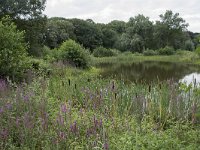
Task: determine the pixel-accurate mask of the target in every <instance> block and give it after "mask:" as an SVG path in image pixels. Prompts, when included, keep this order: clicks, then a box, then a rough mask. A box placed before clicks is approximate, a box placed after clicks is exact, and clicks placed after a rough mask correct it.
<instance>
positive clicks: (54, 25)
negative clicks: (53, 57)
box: [45, 18, 76, 49]
mask: <svg viewBox="0 0 200 150" xmlns="http://www.w3.org/2000/svg"><path fill="white" fill-rule="evenodd" d="M45 35H46V41H45V43H46V45H47V46H48V47H50V48H52V49H53V48H56V47H58V46H59V45H60V44H61V43H62V42H64V41H66V40H68V39H75V37H76V36H75V34H74V26H73V24H72V23H71V22H69V21H67V20H66V19H64V18H50V19H48V22H47V30H46V33H45Z"/></svg>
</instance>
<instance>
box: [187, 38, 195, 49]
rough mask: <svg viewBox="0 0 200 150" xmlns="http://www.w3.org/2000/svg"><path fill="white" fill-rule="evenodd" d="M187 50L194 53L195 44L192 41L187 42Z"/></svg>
mask: <svg viewBox="0 0 200 150" xmlns="http://www.w3.org/2000/svg"><path fill="white" fill-rule="evenodd" d="M185 49H186V50H188V51H193V50H194V43H193V42H192V41H191V40H187V41H186V42H185Z"/></svg>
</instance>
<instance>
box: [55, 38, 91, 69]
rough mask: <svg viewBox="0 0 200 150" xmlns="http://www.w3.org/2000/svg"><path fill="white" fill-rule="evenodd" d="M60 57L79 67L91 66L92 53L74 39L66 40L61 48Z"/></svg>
mask: <svg viewBox="0 0 200 150" xmlns="http://www.w3.org/2000/svg"><path fill="white" fill-rule="evenodd" d="M58 51H60V53H58V56H57V57H58V58H57V59H61V60H63V61H66V62H68V63H70V64H73V65H75V66H76V67H79V68H88V67H89V66H90V53H89V51H88V50H86V49H84V48H83V47H82V46H81V45H79V44H78V43H76V42H75V41H73V40H67V41H65V42H64V43H63V44H62V45H61V47H60V48H59V50H58Z"/></svg>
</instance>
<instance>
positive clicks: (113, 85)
mask: <svg viewBox="0 0 200 150" xmlns="http://www.w3.org/2000/svg"><path fill="white" fill-rule="evenodd" d="M114 89H115V82H114V81H112V90H114Z"/></svg>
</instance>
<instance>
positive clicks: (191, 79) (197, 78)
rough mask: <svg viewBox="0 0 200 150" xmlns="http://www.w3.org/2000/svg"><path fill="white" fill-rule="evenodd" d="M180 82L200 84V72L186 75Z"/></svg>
mask: <svg viewBox="0 0 200 150" xmlns="http://www.w3.org/2000/svg"><path fill="white" fill-rule="evenodd" d="M180 82H183V83H186V84H187V85H189V84H190V83H193V84H197V85H198V84H200V74H199V73H191V74H189V75H186V76H185V77H184V78H182V79H181V80H180Z"/></svg>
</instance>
